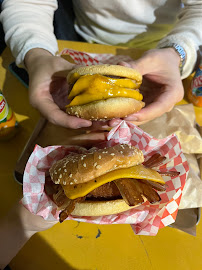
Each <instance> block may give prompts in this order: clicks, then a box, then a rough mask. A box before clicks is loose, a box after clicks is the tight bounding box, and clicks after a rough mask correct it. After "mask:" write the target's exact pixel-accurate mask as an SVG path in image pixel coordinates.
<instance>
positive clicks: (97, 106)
mask: <svg viewBox="0 0 202 270" xmlns="http://www.w3.org/2000/svg"><path fill="white" fill-rule="evenodd" d="M144 105H145V104H144V102H142V101H140V100H136V99H133V98H124V97H115V98H109V99H105V100H99V101H94V102H91V103H87V104H84V105H77V106H72V107H68V108H67V109H66V112H67V113H68V114H69V115H74V116H77V117H80V118H84V119H87V120H93V121H97V120H110V119H113V118H123V117H127V116H128V115H130V114H133V113H135V112H138V111H139V110H141V108H142V107H144Z"/></svg>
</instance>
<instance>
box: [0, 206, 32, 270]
mask: <svg viewBox="0 0 202 270" xmlns="http://www.w3.org/2000/svg"><path fill="white" fill-rule="evenodd" d="M17 208H18V206H17ZM34 233H35V231H28V230H27V229H26V228H24V224H23V223H22V220H21V219H20V216H18V215H16V207H14V208H13V209H12V210H11V211H10V212H9V214H8V215H7V216H6V217H5V218H3V219H2V220H1V221H0V239H1V241H0V269H4V267H5V266H6V265H7V264H9V263H10V261H11V260H12V259H13V258H14V257H15V255H16V254H17V253H18V252H19V251H20V249H21V248H22V247H23V246H24V244H25V243H26V242H27V241H28V240H29V239H30V237H31V236H32V235H33V234H34Z"/></svg>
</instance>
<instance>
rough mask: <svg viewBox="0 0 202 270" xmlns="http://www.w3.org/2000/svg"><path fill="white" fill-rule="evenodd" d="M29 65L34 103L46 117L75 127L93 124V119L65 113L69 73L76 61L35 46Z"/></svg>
mask: <svg viewBox="0 0 202 270" xmlns="http://www.w3.org/2000/svg"><path fill="white" fill-rule="evenodd" d="M25 66H26V68H27V70H28V73H29V99H30V103H31V105H32V106H33V107H34V108H36V109H37V110H39V112H40V113H41V114H42V115H43V116H44V117H45V118H46V119H48V120H49V121H50V122H51V123H54V124H56V125H60V126H63V127H66V128H73V129H77V128H82V127H89V126H91V125H92V122H91V121H89V120H84V119H81V118H77V117H75V116H69V115H68V114H66V113H65V112H64V109H65V105H67V94H68V85H67V81H66V76H67V74H68V72H69V71H70V70H71V69H73V68H74V67H75V65H74V64H71V63H69V62H68V61H66V60H64V59H62V58H61V57H58V56H52V55H51V54H50V53H49V52H48V51H45V50H43V49H32V50H30V51H28V53H27V54H26V56H25Z"/></svg>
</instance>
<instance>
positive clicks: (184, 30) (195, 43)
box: [157, 0, 202, 79]
mask: <svg viewBox="0 0 202 270" xmlns="http://www.w3.org/2000/svg"><path fill="white" fill-rule="evenodd" d="M182 2H183V3H184V8H183V9H182V11H181V13H180V14H179V20H178V22H177V24H176V25H175V27H174V28H173V30H172V31H171V32H170V33H169V34H168V35H167V36H166V37H165V38H163V39H162V40H161V41H160V42H159V44H158V46H157V47H162V46H166V45H167V44H170V43H177V44H179V45H180V46H182V47H183V48H184V50H185V51H186V53H187V59H186V63H185V65H184V68H183V74H182V79H184V78H186V77H188V76H189V75H190V74H191V72H192V71H193V68H194V66H195V64H196V60H197V52H198V50H199V46H200V45H202V0H183V1H182Z"/></svg>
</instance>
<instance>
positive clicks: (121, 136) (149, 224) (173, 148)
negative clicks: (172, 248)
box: [22, 49, 189, 235]
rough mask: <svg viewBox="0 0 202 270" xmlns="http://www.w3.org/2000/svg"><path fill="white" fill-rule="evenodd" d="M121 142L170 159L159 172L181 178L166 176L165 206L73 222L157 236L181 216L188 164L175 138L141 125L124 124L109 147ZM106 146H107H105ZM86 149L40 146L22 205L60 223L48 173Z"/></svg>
mask: <svg viewBox="0 0 202 270" xmlns="http://www.w3.org/2000/svg"><path fill="white" fill-rule="evenodd" d="M61 54H68V55H70V56H71V57H72V58H73V60H74V62H75V63H76V64H78V65H96V64H100V63H101V62H102V63H110V64H117V63H118V62H120V61H129V60H131V58H130V57H129V56H125V55H119V56H114V55H111V54H87V53H83V52H78V51H74V50H70V49H64V50H63V51H62V52H61ZM117 143H125V144H131V145H134V146H136V147H137V148H139V149H140V150H142V151H143V153H144V156H145V160H147V159H148V158H149V157H150V156H152V155H153V154H155V153H156V152H158V153H160V154H161V155H163V156H166V158H167V159H166V161H165V162H164V163H163V164H161V166H159V167H158V168H156V169H158V170H160V171H167V170H172V171H173V170H177V171H178V172H180V175H179V176H177V177H173V178H171V177H164V180H165V181H166V185H167V189H166V191H165V192H158V193H159V194H160V196H161V203H157V204H152V205H151V204H150V203H149V202H145V203H144V204H142V205H141V206H138V207H136V208H134V209H131V210H128V211H125V212H123V213H120V214H116V215H109V216H100V217H75V216H69V217H68V219H69V220H70V219H73V220H77V221H82V222H89V223H95V224H131V226H132V229H133V231H134V232H135V234H138V235H156V234H157V232H158V230H159V228H162V227H164V226H168V225H170V224H172V223H173V222H174V221H175V219H176V215H177V211H178V207H179V204H180V200H181V196H182V190H183V187H184V184H185V181H186V178H187V175H188V171H189V167H188V163H187V161H186V159H185V157H184V155H183V153H182V151H181V147H180V143H179V141H178V139H177V137H176V136H175V135H172V136H169V137H167V138H165V139H162V140H157V139H155V138H153V137H151V136H150V135H149V134H147V133H145V132H143V131H142V130H141V129H140V128H138V127H137V126H135V125H133V124H131V123H126V122H125V121H122V122H121V123H120V124H119V125H118V126H117V127H115V128H113V129H112V130H111V131H110V132H109V134H108V137H107V142H106V143H105V144H106V146H111V145H114V144H117ZM102 146H103V145H102ZM85 151H86V150H85V148H81V147H75V146H50V147H46V148H42V147H40V146H38V145H36V147H35V149H34V151H33V153H32V155H31V156H30V158H29V160H28V162H27V165H26V168H25V172H24V178H23V199H22V204H23V205H24V206H25V207H26V208H27V209H28V210H29V211H30V212H32V213H34V214H37V215H40V216H42V217H43V218H44V219H46V220H58V219H59V212H58V211H57V207H56V205H55V204H54V203H53V202H52V201H51V200H50V198H49V197H48V196H47V195H46V193H45V192H44V183H45V174H46V172H47V171H48V169H49V168H50V167H51V165H52V164H53V163H54V162H55V161H56V160H59V159H61V158H63V157H64V156H65V155H67V154H69V153H70V152H85Z"/></svg>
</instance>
